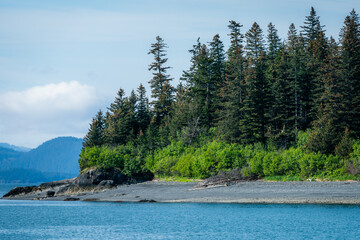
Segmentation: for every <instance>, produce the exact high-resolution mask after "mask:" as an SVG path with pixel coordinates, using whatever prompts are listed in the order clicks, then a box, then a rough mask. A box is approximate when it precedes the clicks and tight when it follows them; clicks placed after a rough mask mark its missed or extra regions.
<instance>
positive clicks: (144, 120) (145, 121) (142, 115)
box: [136, 84, 151, 134]
mask: <svg viewBox="0 0 360 240" xmlns="http://www.w3.org/2000/svg"><path fill="white" fill-rule="evenodd" d="M137 99H138V101H137V104H136V119H137V122H138V124H139V133H141V134H144V133H145V132H146V129H147V128H148V127H149V124H150V120H151V115H150V111H149V100H148V99H147V97H146V89H145V87H144V86H143V85H142V84H140V86H139V87H138V89H137Z"/></svg>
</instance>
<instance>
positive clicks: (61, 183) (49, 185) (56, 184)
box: [39, 178, 75, 189]
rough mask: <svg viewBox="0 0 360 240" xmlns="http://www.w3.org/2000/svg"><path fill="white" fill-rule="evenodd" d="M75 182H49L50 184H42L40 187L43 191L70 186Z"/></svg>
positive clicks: (66, 180) (69, 180) (70, 180)
mask: <svg viewBox="0 0 360 240" xmlns="http://www.w3.org/2000/svg"><path fill="white" fill-rule="evenodd" d="M74 180H75V178H72V179H64V180H60V181H54V182H48V183H42V184H40V186H39V187H40V188H41V189H46V188H54V187H58V186H62V185H68V184H70V183H72V182H73V181H74Z"/></svg>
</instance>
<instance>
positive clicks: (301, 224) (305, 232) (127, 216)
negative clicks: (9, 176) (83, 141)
mask: <svg viewBox="0 0 360 240" xmlns="http://www.w3.org/2000/svg"><path fill="white" fill-rule="evenodd" d="M12 187H13V186H10V185H5V186H4V185H0V194H1V195H3V194H4V193H5V192H7V190H9V189H10V188H12ZM0 239H206V240H211V239H360V206H344V205H279V204H268V205H264V204H194V203H172V204H170V203H169V204H168V203H102V202H45V201H9V200H0Z"/></svg>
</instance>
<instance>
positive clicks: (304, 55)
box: [79, 8, 360, 180]
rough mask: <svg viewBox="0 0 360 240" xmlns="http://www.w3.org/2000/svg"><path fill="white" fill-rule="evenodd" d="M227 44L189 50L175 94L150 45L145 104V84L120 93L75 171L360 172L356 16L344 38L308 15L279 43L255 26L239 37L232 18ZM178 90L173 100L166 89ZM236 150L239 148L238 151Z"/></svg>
mask: <svg viewBox="0 0 360 240" xmlns="http://www.w3.org/2000/svg"><path fill="white" fill-rule="evenodd" d="M228 27H229V30H230V34H229V36H230V41H231V44H230V46H229V49H228V50H227V51H226V50H225V49H224V45H223V43H222V41H221V40H220V36H219V35H218V34H216V35H215V36H214V38H213V40H212V41H211V42H209V43H208V44H202V43H201V42H200V40H199V39H198V41H197V42H196V44H195V45H193V49H191V50H190V51H189V52H190V53H191V60H190V61H191V64H190V69H189V70H188V71H185V72H184V73H183V76H182V78H181V81H182V82H181V83H180V84H179V85H178V88H177V89H176V91H175V89H174V88H173V87H172V86H171V84H170V82H171V80H172V78H171V77H170V76H169V75H168V73H167V71H168V69H169V68H170V67H168V66H166V64H167V58H166V48H167V45H166V44H165V43H164V41H163V39H162V38H160V37H157V38H156V42H155V43H154V44H152V45H151V49H150V51H149V54H151V55H152V56H153V57H154V61H153V62H152V63H151V64H150V65H149V70H150V71H151V72H152V75H153V78H152V79H151V80H150V81H149V83H150V87H151V97H152V98H153V101H152V102H151V104H150V105H149V100H148V98H147V97H146V91H145V88H144V86H142V85H140V87H139V88H138V90H137V94H136V93H135V92H134V91H132V92H131V94H130V96H129V97H126V96H125V93H124V91H123V90H122V89H120V90H119V92H118V94H117V97H116V98H115V101H114V103H112V104H111V105H110V107H109V108H108V112H107V113H106V116H105V117H103V116H102V113H101V112H99V113H98V115H97V117H95V118H94V119H93V122H92V124H91V125H90V129H89V133H88V134H87V136H86V137H85V141H84V149H83V150H82V152H81V155H80V159H79V164H80V167H81V169H82V170H83V169H85V168H89V167H116V168H118V169H121V171H123V172H124V173H125V174H126V175H129V176H140V175H141V174H144V173H146V172H147V171H151V172H152V173H154V174H156V175H157V176H160V177H169V176H171V177H181V178H182V177H185V178H205V177H209V176H210V175H213V174H217V173H218V172H219V171H226V170H230V169H233V168H238V169H240V171H241V173H242V174H243V175H244V176H251V177H258V178H263V177H265V178H266V179H271V178H273V179H279V180H283V179H285V180H290V179H293V180H296V179H308V178H321V179H326V178H332V179H335V178H341V177H343V178H348V177H349V176H350V175H348V174H351V175H356V174H359V173H360V168H359V167H360V160H359V158H360V157H359V156H360V153H359V152H360V150H359V143H358V142H355V143H354V139H355V140H356V139H359V137H360V95H359V93H360V78H359V76H360V54H359V53H360V23H359V17H358V15H357V14H356V12H355V11H354V10H353V11H352V12H351V13H350V15H349V16H347V17H346V19H345V24H344V27H343V29H342V31H341V39H340V42H336V41H335V40H334V39H328V38H327V37H326V35H325V31H323V26H322V25H321V24H320V21H319V17H318V16H317V15H316V11H315V10H314V8H311V11H310V15H309V16H307V17H306V19H305V22H304V26H302V29H303V31H302V33H301V34H298V33H297V30H296V28H295V26H294V24H291V25H290V27H289V32H288V38H287V41H282V40H281V39H280V38H279V37H278V34H277V30H276V28H275V26H274V25H273V24H272V23H270V24H269V25H268V34H267V44H266V45H265V40H264V36H263V31H262V29H261V28H260V26H259V25H258V24H257V23H254V24H253V25H252V27H251V29H250V30H249V31H247V33H246V34H245V40H246V42H245V43H244V36H243V34H242V33H241V31H240V29H241V27H242V25H241V24H240V23H237V22H235V21H230V24H229V26H228ZM175 92H176V95H175V96H174V93H175ZM241 144H242V145H241Z"/></svg>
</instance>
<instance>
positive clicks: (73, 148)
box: [16, 137, 82, 173]
mask: <svg viewBox="0 0 360 240" xmlns="http://www.w3.org/2000/svg"><path fill="white" fill-rule="evenodd" d="M81 144H82V139H80V138H74V137H58V138H54V139H52V140H50V141H47V142H44V143H43V144H41V145H40V146H39V147H37V148H35V149H33V150H31V151H30V152H27V153H25V154H23V155H21V156H20V158H19V159H18V164H19V165H17V166H16V167H17V168H26V169H35V170H39V171H43V172H55V173H79V170H80V169H79V164H78V159H79V154H80V151H81V147H82V145H81Z"/></svg>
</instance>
